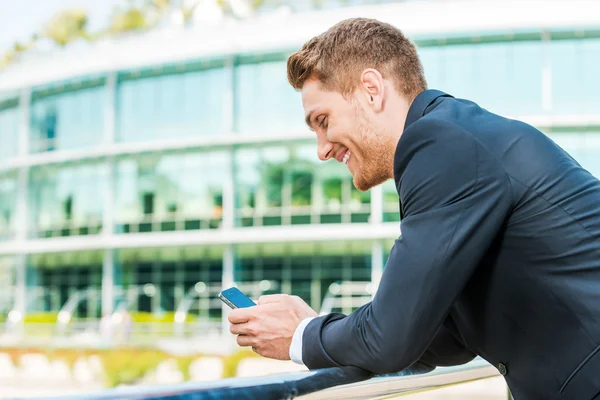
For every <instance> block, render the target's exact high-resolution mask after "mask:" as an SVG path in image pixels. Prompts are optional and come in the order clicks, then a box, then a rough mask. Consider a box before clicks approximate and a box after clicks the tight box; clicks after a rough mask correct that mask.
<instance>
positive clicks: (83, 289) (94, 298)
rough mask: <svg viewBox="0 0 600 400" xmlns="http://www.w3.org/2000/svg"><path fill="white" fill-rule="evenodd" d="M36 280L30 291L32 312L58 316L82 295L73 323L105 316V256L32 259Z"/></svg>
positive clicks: (72, 254) (78, 254)
mask: <svg viewBox="0 0 600 400" xmlns="http://www.w3.org/2000/svg"><path fill="white" fill-rule="evenodd" d="M29 265H30V268H31V274H32V280H33V281H34V282H36V286H30V287H28V289H29V291H30V294H29V295H28V299H27V302H28V308H29V309H30V311H37V312H40V311H42V312H58V311H59V310H60V309H61V307H63V306H64V304H65V303H67V301H68V300H69V299H70V298H72V296H74V295H75V293H76V292H80V298H79V301H78V302H77V303H75V304H73V305H74V309H73V310H72V311H73V317H72V318H73V320H84V319H92V320H97V319H98V318H100V316H101V311H102V305H101V299H102V296H101V290H100V287H101V282H102V252H100V251H85V252H64V253H50V254H39V255H34V256H30V258H29Z"/></svg>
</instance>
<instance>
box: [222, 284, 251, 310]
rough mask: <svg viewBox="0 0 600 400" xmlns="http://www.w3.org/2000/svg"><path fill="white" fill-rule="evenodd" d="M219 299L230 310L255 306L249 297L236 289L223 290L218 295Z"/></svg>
mask: <svg viewBox="0 0 600 400" xmlns="http://www.w3.org/2000/svg"><path fill="white" fill-rule="evenodd" d="M219 298H220V299H221V301H222V302H223V303H225V304H227V305H228V306H229V307H231V308H246V307H252V306H255V305H256V303H255V302H253V301H252V299H250V297H248V296H246V295H245V294H244V293H242V292H241V291H240V290H239V289H238V288H236V287H231V288H229V289H225V290H223V291H222V292H221V293H219Z"/></svg>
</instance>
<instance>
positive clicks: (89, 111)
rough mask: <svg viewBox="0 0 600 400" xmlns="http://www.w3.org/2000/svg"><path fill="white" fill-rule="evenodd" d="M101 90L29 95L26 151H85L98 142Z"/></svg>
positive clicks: (101, 123)
mask: <svg viewBox="0 0 600 400" xmlns="http://www.w3.org/2000/svg"><path fill="white" fill-rule="evenodd" d="M105 103H106V95H105V89H104V86H92V87H89V88H86V89H73V90H70V91H67V92H57V91H54V90H53V91H50V90H38V91H34V92H33V93H32V103H31V117H30V135H31V136H30V151H31V152H32V153H39V152H43V151H53V150H65V149H77V148H85V147H91V146H94V145H97V144H99V143H101V142H102V137H103V134H104V109H105V107H104V106H105Z"/></svg>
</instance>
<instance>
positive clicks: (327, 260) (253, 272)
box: [234, 241, 371, 312]
mask: <svg viewBox="0 0 600 400" xmlns="http://www.w3.org/2000/svg"><path fill="white" fill-rule="evenodd" d="M237 254H238V257H237V262H236V264H235V268H236V269H235V274H234V277H235V279H236V282H240V283H244V282H261V283H264V281H266V282H268V283H266V284H264V286H263V288H265V292H270V291H272V292H275V293H280V292H283V293H293V294H295V295H297V296H299V297H301V298H302V299H303V300H304V301H306V302H307V303H308V304H309V305H310V306H311V307H313V308H314V309H315V310H320V309H321V307H322V302H323V299H324V298H325V297H326V296H327V295H328V293H330V287H331V285H332V284H334V283H337V282H342V281H358V282H370V281H371V246H370V244H369V242H361V241H358V242H327V243H325V244H323V243H310V242H309V243H291V244H278V243H277V244H268V245H240V246H238V249H237ZM336 308H341V307H336ZM350 308H353V307H350ZM345 311H346V312H348V311H351V310H345Z"/></svg>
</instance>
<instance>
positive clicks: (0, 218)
mask: <svg viewBox="0 0 600 400" xmlns="http://www.w3.org/2000/svg"><path fill="white" fill-rule="evenodd" d="M16 198H17V191H16V179H15V177H14V176H6V175H4V176H0V240H7V239H12V238H13V237H14V235H15V228H16V226H15V223H16V221H15V214H16Z"/></svg>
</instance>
